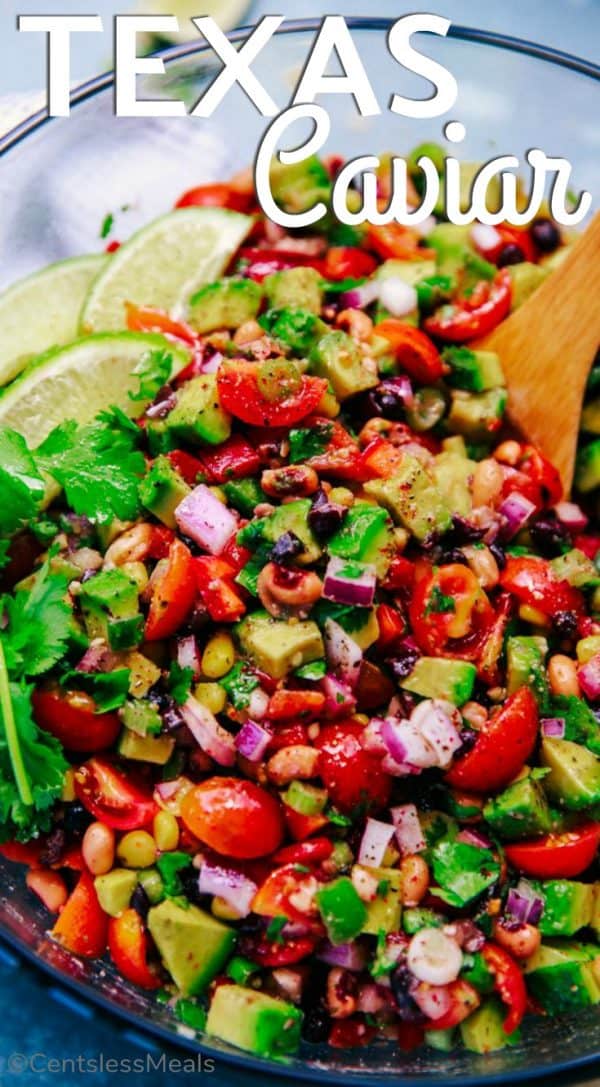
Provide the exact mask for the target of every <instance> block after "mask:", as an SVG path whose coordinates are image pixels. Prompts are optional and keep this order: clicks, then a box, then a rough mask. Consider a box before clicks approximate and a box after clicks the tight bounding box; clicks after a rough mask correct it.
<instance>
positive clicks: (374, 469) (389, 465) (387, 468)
mask: <svg viewBox="0 0 600 1087" xmlns="http://www.w3.org/2000/svg"><path fill="white" fill-rule="evenodd" d="M405 455H406V454H405V453H404V452H403V450H402V446H401V445H394V443H393V442H389V441H387V439H386V438H374V439H373V441H372V442H369V444H368V446H367V447H366V449H363V454H362V461H363V465H364V471H365V476H366V478H367V479H374V478H379V479H389V478H390V476H393V475H395V473H396V472H398V471H399V469H400V466H401V464H402V461H403V460H404V457H405Z"/></svg>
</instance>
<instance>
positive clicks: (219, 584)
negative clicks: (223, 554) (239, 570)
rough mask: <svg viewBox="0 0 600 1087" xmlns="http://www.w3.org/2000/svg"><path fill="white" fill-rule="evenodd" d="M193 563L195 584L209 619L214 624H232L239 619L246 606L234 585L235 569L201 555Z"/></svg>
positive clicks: (213, 558)
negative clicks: (212, 620)
mask: <svg viewBox="0 0 600 1087" xmlns="http://www.w3.org/2000/svg"><path fill="white" fill-rule="evenodd" d="M193 562H194V566H195V571H196V583H197V585H198V589H199V590H200V595H201V597H202V601H203V603H204V604H205V605H206V607H207V608H208V613H209V615H210V617H211V619H214V621H215V623H234V622H236V621H237V620H238V619H240V618H241V616H242V615H243V614H244V613H245V611H246V605H245V604H244V601H243V600H242V599H241V597H240V594H239V592H238V590H237V588H236V586H235V585H234V581H233V579H234V578H235V575H236V570H235V567H233V566H231V565H230V563H228V562H225V561H224V559H222V558H215V557H213V556H210V555H201V556H200V557H199V558H196V559H194V560H193Z"/></svg>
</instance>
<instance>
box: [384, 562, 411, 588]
mask: <svg viewBox="0 0 600 1087" xmlns="http://www.w3.org/2000/svg"><path fill="white" fill-rule="evenodd" d="M416 572H417V568H416V566H415V563H414V562H411V561H410V559H405V558H404V557H403V556H402V555H395V556H394V558H393V559H392V561H391V563H390V568H389V570H388V572H387V574H386V576H385V580H384V582H383V588H384V589H387V590H391V591H393V590H394V589H412V587H413V585H414V583H415V576H416Z"/></svg>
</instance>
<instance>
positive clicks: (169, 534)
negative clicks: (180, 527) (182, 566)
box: [148, 525, 175, 559]
mask: <svg viewBox="0 0 600 1087" xmlns="http://www.w3.org/2000/svg"><path fill="white" fill-rule="evenodd" d="M151 527H152V534H151V536H150V541H149V543H148V558H149V559H166V558H167V556H168V554H169V548H170V547H171V544H172V543H173V540H174V539H175V533H174V532H173V529H171V528H167V526H166V525H152V526H151Z"/></svg>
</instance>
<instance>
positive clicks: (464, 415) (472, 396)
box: [448, 388, 507, 441]
mask: <svg viewBox="0 0 600 1087" xmlns="http://www.w3.org/2000/svg"><path fill="white" fill-rule="evenodd" d="M451 397H452V403H451V405H450V411H449V413H448V426H449V427H450V429H451V430H454V431H456V432H457V433H458V434H465V435H466V436H467V437H469V438H472V439H473V440H475V441H481V440H482V439H484V438H489V437H490V436H491V435H492V434H493V433H494V432H495V431H496V430H497V429H498V426H499V421H500V420H501V419H502V416H503V415H504V412H505V410H506V402H507V393H506V389H503V388H498V389H488V390H487V392H483V393H468V392H465V391H464V390H463V389H453V390H452V393H451Z"/></svg>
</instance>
